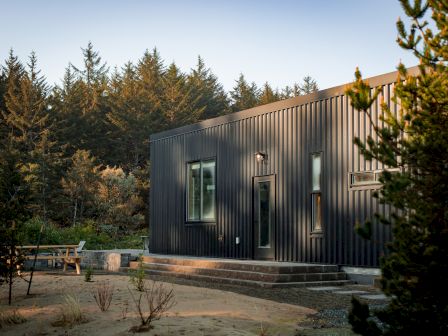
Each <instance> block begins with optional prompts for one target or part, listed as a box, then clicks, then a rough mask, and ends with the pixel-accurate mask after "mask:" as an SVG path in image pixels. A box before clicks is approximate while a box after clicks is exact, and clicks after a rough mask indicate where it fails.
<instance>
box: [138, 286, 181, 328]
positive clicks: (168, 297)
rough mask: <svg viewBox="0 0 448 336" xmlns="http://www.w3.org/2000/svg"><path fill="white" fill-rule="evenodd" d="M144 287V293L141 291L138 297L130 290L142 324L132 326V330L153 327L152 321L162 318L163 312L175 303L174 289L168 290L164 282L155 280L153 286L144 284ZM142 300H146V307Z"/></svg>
mask: <svg viewBox="0 0 448 336" xmlns="http://www.w3.org/2000/svg"><path fill="white" fill-rule="evenodd" d="M143 288H144V290H143V293H140V295H139V297H138V298H136V297H135V296H134V294H133V293H132V291H131V290H129V292H130V293H131V297H132V301H133V302H134V305H135V308H136V310H137V313H138V316H139V318H140V325H138V326H134V327H132V328H131V329H130V331H132V332H143V331H148V330H150V329H152V328H153V326H152V325H151V323H152V322H153V321H157V320H160V318H161V317H162V316H163V314H164V313H165V312H166V311H168V310H170V309H171V308H172V307H173V306H174V304H175V301H174V292H173V289H170V290H168V289H167V288H165V286H164V285H163V284H162V283H157V282H156V281H153V282H152V284H151V286H146V284H144V286H143ZM142 300H144V301H146V307H144V305H143V303H142Z"/></svg>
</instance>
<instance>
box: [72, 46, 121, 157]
mask: <svg viewBox="0 0 448 336" xmlns="http://www.w3.org/2000/svg"><path fill="white" fill-rule="evenodd" d="M82 53H83V56H84V67H83V68H77V67H75V66H72V68H73V70H74V73H75V75H76V76H77V80H76V81H75V82H74V84H73V86H74V87H73V89H72V90H74V92H76V93H77V94H79V96H78V97H77V98H78V99H80V100H79V101H77V102H76V103H77V105H78V107H79V109H80V111H76V112H80V113H81V114H80V115H79V116H78V120H77V121H78V123H77V125H76V126H77V134H76V137H75V139H72V142H74V143H75V146H76V147H77V148H82V149H86V150H90V151H91V152H92V153H93V155H94V156H96V157H97V158H98V159H99V160H100V161H101V162H107V161H108V154H109V153H110V151H111V149H112V144H111V143H110V142H109V138H108V134H109V131H110V126H109V124H108V123H107V113H108V110H107V107H108V103H107V102H108V90H107V89H108V87H107V84H108V77H107V74H108V68H107V65H106V63H103V62H102V60H101V57H100V56H99V53H98V52H97V51H95V50H94V49H93V45H92V43H91V42H89V43H88V45H87V48H85V49H82Z"/></svg>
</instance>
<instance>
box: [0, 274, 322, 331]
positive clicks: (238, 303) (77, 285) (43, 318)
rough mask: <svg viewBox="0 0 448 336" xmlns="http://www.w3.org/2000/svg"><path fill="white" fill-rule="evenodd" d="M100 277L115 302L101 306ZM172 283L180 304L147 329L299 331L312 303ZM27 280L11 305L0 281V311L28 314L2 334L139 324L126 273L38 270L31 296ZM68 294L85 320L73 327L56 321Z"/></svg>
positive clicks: (19, 286)
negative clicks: (89, 278) (97, 295)
mask: <svg viewBox="0 0 448 336" xmlns="http://www.w3.org/2000/svg"><path fill="white" fill-rule="evenodd" d="M100 281H110V283H111V284H113V286H114V295H113V300H112V304H111V306H110V308H109V310H108V311H106V312H101V311H100V310H99V308H98V306H97V304H96V302H95V300H94V298H93V296H92V291H93V290H94V289H95V286H96V285H97V284H98V283H99V282H100ZM165 285H166V287H167V288H173V290H174V293H175V301H176V305H175V306H174V307H173V308H171V310H170V311H168V312H167V314H166V316H164V317H163V318H162V319H161V320H159V321H156V322H154V329H152V330H151V331H150V332H149V333H148V332H146V333H143V334H145V335H148V334H149V335H159V336H162V335H218V336H219V335H222V336H224V335H226V336H227V335H260V330H261V326H263V328H264V329H267V331H268V333H267V335H282V336H286V335H295V334H296V333H297V323H298V322H301V321H303V320H304V319H305V318H306V315H308V314H313V313H315V311H314V310H313V309H309V308H304V307H300V306H296V305H291V304H286V303H278V302H274V301H270V300H264V299H259V298H254V297H250V296H246V295H242V294H237V293H232V292H227V291H222V290H217V289H209V288H200V287H192V286H184V285H178V284H165ZM26 288H27V283H25V282H24V281H22V280H17V281H16V285H15V286H14V301H13V305H12V307H8V306H7V305H6V303H7V287H6V286H4V285H3V286H2V287H0V303H1V304H0V311H3V312H4V311H8V310H11V309H18V311H19V312H20V313H21V314H22V315H23V316H24V317H25V318H26V319H27V322H25V323H23V324H19V325H13V326H7V327H4V328H2V329H0V335H10V336H13V335H14V336H19V335H129V334H132V333H131V332H129V329H130V328H131V327H132V326H135V325H138V324H139V322H138V319H137V314H136V311H135V308H134V303H133V301H132V299H131V295H130V293H129V289H128V288H131V290H133V293H134V294H135V295H136V296H138V292H137V291H136V290H134V289H132V288H133V287H132V285H131V284H130V283H129V278H128V277H127V276H125V275H94V277H93V282H84V277H83V276H76V275H72V274H70V275H62V274H38V275H35V276H34V280H33V285H32V290H31V293H32V295H30V296H28V297H27V296H26V295H25V294H26ZM64 294H73V295H76V296H78V298H79V300H80V303H81V307H82V311H83V313H84V315H85V316H86V318H87V321H86V322H85V323H82V324H79V325H74V326H72V327H69V326H65V327H54V326H52V323H53V322H55V321H56V320H58V318H59V316H60V311H61V307H62V303H63V295H64Z"/></svg>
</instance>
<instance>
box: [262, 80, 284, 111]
mask: <svg viewBox="0 0 448 336" xmlns="http://www.w3.org/2000/svg"><path fill="white" fill-rule="evenodd" d="M279 100H280V94H279V93H278V91H275V92H274V90H272V88H271V86H270V85H269V83H268V82H266V83H264V86H263V90H262V91H261V93H260V96H259V97H258V105H264V104H269V103H273V102H276V101H279Z"/></svg>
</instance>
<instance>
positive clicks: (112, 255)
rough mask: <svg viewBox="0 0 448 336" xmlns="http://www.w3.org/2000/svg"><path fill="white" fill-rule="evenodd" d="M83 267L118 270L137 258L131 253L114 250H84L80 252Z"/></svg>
mask: <svg viewBox="0 0 448 336" xmlns="http://www.w3.org/2000/svg"><path fill="white" fill-rule="evenodd" d="M80 255H81V256H82V259H81V269H86V268H87V267H89V266H90V267H92V268H93V269H96V270H106V271H111V272H118V271H119V269H120V267H128V266H129V261H131V260H132V259H135V257H132V255H131V253H123V252H112V251H90V250H86V251H82V252H81V253H80Z"/></svg>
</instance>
